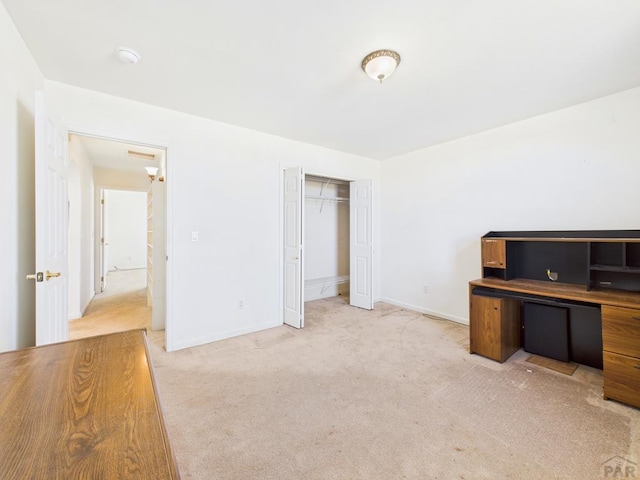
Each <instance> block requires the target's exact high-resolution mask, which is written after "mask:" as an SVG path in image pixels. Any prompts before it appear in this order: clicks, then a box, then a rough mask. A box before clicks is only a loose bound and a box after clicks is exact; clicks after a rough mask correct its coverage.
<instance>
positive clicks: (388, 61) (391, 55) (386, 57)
mask: <svg viewBox="0 0 640 480" xmlns="http://www.w3.org/2000/svg"><path fill="white" fill-rule="evenodd" d="M398 65H400V55H398V52H394V51H393V50H376V51H375V52H371V53H370V54H369V55H367V56H366V57H364V58H363V59H362V70H364V71H365V73H366V74H367V75H369V76H370V77H371V78H373V79H374V80H378V81H379V82H380V83H382V81H383V80H384V79H386V78H387V77H388V76H389V75H391V74H392V73H393V72H394V71H395V69H396V68H397V67H398Z"/></svg>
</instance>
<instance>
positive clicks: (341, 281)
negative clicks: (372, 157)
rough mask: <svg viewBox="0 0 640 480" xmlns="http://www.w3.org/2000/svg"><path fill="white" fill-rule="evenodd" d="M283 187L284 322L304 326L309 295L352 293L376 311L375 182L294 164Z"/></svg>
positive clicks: (286, 171) (352, 300) (356, 300)
mask: <svg viewBox="0 0 640 480" xmlns="http://www.w3.org/2000/svg"><path fill="white" fill-rule="evenodd" d="M282 185H283V188H282V205H283V221H282V223H283V229H282V242H281V243H282V252H283V262H282V265H283V270H282V286H283V287H282V288H283V296H282V302H283V308H282V315H283V323H285V324H287V325H290V326H293V327H296V328H302V327H304V303H305V300H307V299H316V298H327V297H329V296H336V295H340V294H342V295H346V294H347V293H348V295H349V303H350V305H352V306H356V307H360V308H365V309H369V310H371V309H373V287H372V276H373V274H372V272H373V250H372V225H371V218H372V198H371V181H370V180H353V179H345V178H339V177H337V176H336V177H334V176H324V175H316V174H305V172H304V170H303V169H302V168H301V167H292V168H285V169H284V174H283V184H282Z"/></svg>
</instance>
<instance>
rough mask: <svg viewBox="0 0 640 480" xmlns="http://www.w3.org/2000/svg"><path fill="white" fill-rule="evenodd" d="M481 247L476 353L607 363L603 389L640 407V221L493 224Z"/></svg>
mask: <svg viewBox="0 0 640 480" xmlns="http://www.w3.org/2000/svg"><path fill="white" fill-rule="evenodd" d="M481 247H482V278H480V279H478V280H474V281H472V282H469V327H470V328H469V332H470V352H471V353H477V354H479V355H483V356H485V357H488V358H491V359H493V360H497V361H499V362H504V361H506V360H507V359H508V358H509V357H510V356H511V355H512V354H513V353H515V352H516V351H517V350H519V349H520V348H521V347H524V349H525V350H526V351H529V352H532V353H536V354H539V355H543V356H547V357H551V358H556V359H558V360H563V361H574V362H577V363H581V364H585V365H589V366H592V367H595V368H601V369H602V370H603V379H604V398H605V399H613V400H618V401H620V402H623V403H627V404H629V405H633V406H635V407H640V230H597V231H596V230H591V231H547V232H544V231H529V232H489V233H487V234H486V235H484V236H483V237H482V238H481Z"/></svg>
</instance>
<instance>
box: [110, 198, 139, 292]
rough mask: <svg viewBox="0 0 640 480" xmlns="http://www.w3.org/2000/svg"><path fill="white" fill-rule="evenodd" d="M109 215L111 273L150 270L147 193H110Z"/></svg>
mask: <svg viewBox="0 0 640 480" xmlns="http://www.w3.org/2000/svg"><path fill="white" fill-rule="evenodd" d="M107 212H108V214H107V221H108V222H109V229H108V232H109V237H108V238H107V241H108V242H109V259H108V260H109V266H108V267H109V271H113V270H116V269H121V270H126V269H131V268H146V264H147V194H146V192H135V191H127V190H110V191H109V207H108V209H107ZM107 288H108V287H107Z"/></svg>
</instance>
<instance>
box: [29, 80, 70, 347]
mask: <svg viewBox="0 0 640 480" xmlns="http://www.w3.org/2000/svg"><path fill="white" fill-rule="evenodd" d="M35 137H36V138H35V147H36V158H35V177H36V178H35V185H36V272H38V273H36V274H35V275H33V276H30V277H31V278H34V277H35V280H36V345H44V344H47V343H54V342H61V341H64V340H66V339H67V322H68V319H67V304H68V298H67V287H68V265H69V264H68V259H67V257H68V251H67V249H68V245H67V228H68V223H69V215H68V212H69V209H68V191H67V173H68V168H69V164H68V160H67V150H68V132H67V129H66V127H65V126H64V125H63V124H62V122H61V121H60V120H58V118H57V117H56V116H55V115H54V114H53V113H52V112H51V111H50V110H48V109H47V106H46V103H45V98H44V94H43V92H36V98H35Z"/></svg>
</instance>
